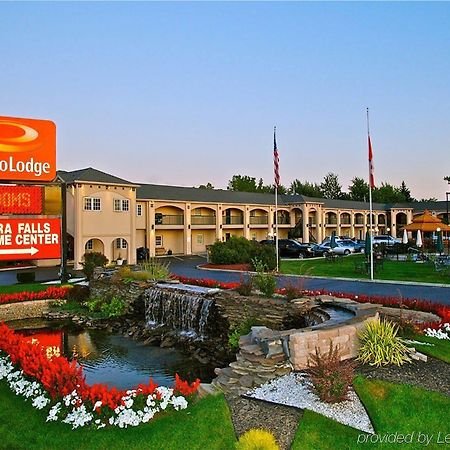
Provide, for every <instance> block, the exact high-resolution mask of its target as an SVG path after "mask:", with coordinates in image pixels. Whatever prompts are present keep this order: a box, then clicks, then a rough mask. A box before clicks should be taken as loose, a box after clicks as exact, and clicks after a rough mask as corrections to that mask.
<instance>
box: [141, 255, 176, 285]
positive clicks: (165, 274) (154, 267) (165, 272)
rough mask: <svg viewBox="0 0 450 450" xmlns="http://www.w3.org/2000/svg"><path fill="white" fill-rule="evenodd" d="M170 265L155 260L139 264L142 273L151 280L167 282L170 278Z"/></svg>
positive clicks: (151, 259)
mask: <svg viewBox="0 0 450 450" xmlns="http://www.w3.org/2000/svg"><path fill="white" fill-rule="evenodd" d="M169 266H170V264H169V263H168V262H166V263H163V262H161V261H160V260H158V259H157V258H149V259H147V260H146V261H145V262H144V263H142V264H141V267H142V270H143V272H144V273H147V274H148V275H149V278H150V279H152V280H167V279H168V278H169V277H170V270H169Z"/></svg>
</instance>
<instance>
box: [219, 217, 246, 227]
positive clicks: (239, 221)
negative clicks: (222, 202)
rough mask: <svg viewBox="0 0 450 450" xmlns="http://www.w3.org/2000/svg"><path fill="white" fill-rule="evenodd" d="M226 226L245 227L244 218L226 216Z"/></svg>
mask: <svg viewBox="0 0 450 450" xmlns="http://www.w3.org/2000/svg"><path fill="white" fill-rule="evenodd" d="M223 224H224V225H244V216H224V218H223Z"/></svg>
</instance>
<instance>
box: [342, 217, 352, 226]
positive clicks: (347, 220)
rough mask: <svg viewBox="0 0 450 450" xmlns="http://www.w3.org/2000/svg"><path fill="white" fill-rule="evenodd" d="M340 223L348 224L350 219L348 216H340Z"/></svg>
mask: <svg viewBox="0 0 450 450" xmlns="http://www.w3.org/2000/svg"><path fill="white" fill-rule="evenodd" d="M341 225H350V219H349V218H348V217H347V218H345V219H342V218H341Z"/></svg>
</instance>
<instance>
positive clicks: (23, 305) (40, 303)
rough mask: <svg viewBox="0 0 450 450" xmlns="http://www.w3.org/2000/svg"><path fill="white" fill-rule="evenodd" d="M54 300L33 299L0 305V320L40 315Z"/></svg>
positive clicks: (31, 317) (29, 317)
mask: <svg viewBox="0 0 450 450" xmlns="http://www.w3.org/2000/svg"><path fill="white" fill-rule="evenodd" d="M53 301H54V300H33V301H29V302H16V303H9V304H7V305H0V322H3V321H5V322H7V321H9V320H20V319H34V318H36V317H42V316H43V315H44V314H45V313H46V312H48V311H49V306H50V304H51V302H53Z"/></svg>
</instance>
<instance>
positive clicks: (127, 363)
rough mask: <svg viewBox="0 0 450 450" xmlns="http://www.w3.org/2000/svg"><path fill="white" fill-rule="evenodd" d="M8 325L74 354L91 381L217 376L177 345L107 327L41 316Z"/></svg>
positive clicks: (123, 384) (167, 381)
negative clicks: (92, 327)
mask: <svg viewBox="0 0 450 450" xmlns="http://www.w3.org/2000/svg"><path fill="white" fill-rule="evenodd" d="M8 325H9V326H11V327H12V328H14V329H16V331H17V332H20V333H21V334H23V335H24V336H27V337H28V338H30V340H31V339H35V340H38V341H39V342H40V343H41V344H42V345H44V347H46V349H47V350H46V351H47V353H52V352H53V353H54V352H58V351H62V353H63V354H64V356H66V357H68V358H69V359H71V358H72V357H73V356H74V355H75V356H76V357H77V360H78V362H79V363H80V364H81V365H82V366H83V373H84V374H85V376H86V381H87V382H88V383H89V384H94V383H105V384H107V385H108V386H111V387H112V386H116V387H117V388H119V389H127V388H132V387H134V386H136V385H138V384H139V383H148V381H149V378H150V377H151V378H153V381H155V382H156V383H157V384H160V385H166V386H171V385H172V384H173V382H174V379H175V373H178V374H179V375H180V377H181V378H182V379H184V380H188V381H194V380H195V379H196V378H200V380H201V381H202V382H205V383H208V382H210V381H211V380H212V379H213V378H214V377H215V375H214V367H210V366H207V365H204V364H201V363H200V362H199V361H197V360H196V359H195V358H192V357H190V356H188V355H185V354H184V353H182V352H181V351H179V350H177V349H174V348H160V347H156V346H149V345H144V344H143V343H142V342H138V341H134V340H133V339H131V338H128V337H125V336H122V335H119V334H111V333H108V332H106V331H104V330H88V329H83V328H79V327H74V326H73V325H72V324H70V325H69V324H61V323H58V322H53V321H44V320H41V319H39V320H37V321H36V320H33V321H29V320H27V321H15V322H9V323H8Z"/></svg>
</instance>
